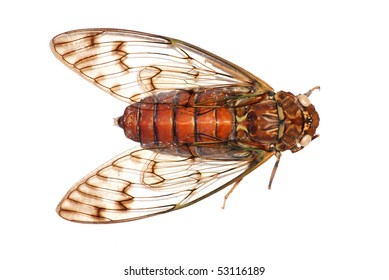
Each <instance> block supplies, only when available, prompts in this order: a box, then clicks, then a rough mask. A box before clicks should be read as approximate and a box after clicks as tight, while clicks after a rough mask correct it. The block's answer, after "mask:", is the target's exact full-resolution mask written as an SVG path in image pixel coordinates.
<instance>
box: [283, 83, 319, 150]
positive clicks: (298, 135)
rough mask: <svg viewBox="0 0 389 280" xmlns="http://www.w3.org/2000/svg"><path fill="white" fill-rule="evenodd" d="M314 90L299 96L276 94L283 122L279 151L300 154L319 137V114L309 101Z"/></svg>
mask: <svg viewBox="0 0 389 280" xmlns="http://www.w3.org/2000/svg"><path fill="white" fill-rule="evenodd" d="M314 89H316V88H314ZM312 90H313V89H312ZM312 90H310V91H309V92H307V93H306V94H299V95H293V94H292V93H290V92H284V91H280V92H277V93H276V101H277V105H278V115H279V118H280V122H281V124H280V129H279V137H278V139H279V140H278V145H277V146H278V150H280V151H285V150H291V151H292V152H293V153H295V152H298V151H300V150H301V149H302V148H304V147H305V146H307V145H308V144H309V143H310V142H311V141H312V140H313V139H315V138H317V137H318V136H319V135H318V134H316V129H317V128H318V126H319V121H320V118H319V114H318V113H317V112H316V109H315V107H314V106H313V105H312V104H311V102H310V100H309V95H310V94H311V92H312Z"/></svg>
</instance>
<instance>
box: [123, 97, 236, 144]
mask: <svg viewBox="0 0 389 280" xmlns="http://www.w3.org/2000/svg"><path fill="white" fill-rule="evenodd" d="M224 97H225V96H224V95H223V94H220V93H218V94H215V92H212V91H210V92H200V93H194V92H189V91H172V92H165V93H160V94H158V95H157V96H151V97H147V98H145V99H143V100H141V101H140V102H137V103H134V104H131V105H130V106H128V107H127V108H126V110H125V112H124V115H123V116H122V117H120V118H119V126H121V127H123V129H124V132H125V135H126V136H127V137H128V138H130V139H132V140H134V141H137V142H140V143H141V144H142V146H145V147H161V146H163V147H167V146H174V145H179V144H194V143H199V142H220V141H226V140H231V137H233V135H234V131H235V129H234V126H235V121H234V120H235V115H234V110H233V109H230V108H226V107H219V106H217V102H218V100H221V99H223V98H224Z"/></svg>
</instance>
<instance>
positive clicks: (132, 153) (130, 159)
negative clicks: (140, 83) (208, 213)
mask: <svg viewBox="0 0 389 280" xmlns="http://www.w3.org/2000/svg"><path fill="white" fill-rule="evenodd" d="M271 156H272V153H266V152H262V151H256V152H245V151H243V152H241V153H240V157H239V158H235V159H233V158H231V159H227V160H226V157H225V156H224V157H223V159H222V160H219V159H218V158H213V159H207V158H199V157H182V156H174V155H172V154H171V153H165V152H164V150H161V149H159V150H145V149H142V148H135V149H131V150H128V151H126V152H124V153H122V154H121V155H119V156H117V157H115V158H114V159H112V160H111V161H109V162H107V163H105V164H103V165H102V166H100V167H99V168H98V169H96V170H95V171H94V172H92V173H90V174H89V175H88V176H87V177H85V178H83V179H82V180H81V181H79V182H78V183H77V184H75V185H74V186H73V187H72V188H71V189H70V190H69V192H68V193H67V194H66V196H65V197H64V198H63V199H62V201H61V202H60V204H59V205H58V207H57V212H58V214H59V215H60V216H62V217H63V218H65V219H67V220H71V221H75V222H84V223H114V222H124V221H132V220H137V219H142V218H146V217H150V216H154V215H157V214H162V213H166V212H170V211H173V210H177V209H180V208H183V207H186V206H188V205H191V204H193V203H195V202H197V201H199V200H201V199H203V198H205V197H207V196H209V195H211V194H213V193H215V192H217V191H219V190H221V189H223V188H224V187H226V186H228V185H230V184H232V183H234V182H236V181H238V180H240V179H241V178H243V177H244V176H245V175H247V174H248V173H250V172H251V171H252V170H254V169H255V168H256V167H258V166H259V165H260V164H262V163H263V162H265V161H266V160H268V159H269V158H270V157H271Z"/></svg>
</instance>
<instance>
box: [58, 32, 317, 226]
mask: <svg viewBox="0 0 389 280" xmlns="http://www.w3.org/2000/svg"><path fill="white" fill-rule="evenodd" d="M51 49H52V51H53V53H54V54H55V56H56V57H57V58H58V59H59V60H60V61H61V62H63V63H64V64H65V65H66V66H68V67H69V68H70V69H72V70H74V71H75V72H77V73H78V74H79V75H81V76H82V77H83V78H85V79H86V80H88V81H90V82H92V83H93V84H94V85H96V86H98V87H99V88H101V89H103V90H104V91H106V92H108V93H109V94H111V95H112V96H114V97H116V98H118V99H120V100H122V101H125V102H126V103H128V106H127V108H126V109H125V111H124V114H123V115H122V116H121V117H119V118H117V119H116V121H115V122H116V124H117V125H118V126H119V127H121V128H122V129H123V130H124V134H125V135H126V136H127V137H128V138H129V139H131V140H133V141H136V142H139V143H140V146H139V147H137V148H133V149H130V150H128V151H126V152H124V153H122V154H120V155H118V156H116V157H114V158H113V159H111V160H110V161H108V162H106V163H105V164H103V165H102V166H100V167H98V168H97V169H96V170H94V171H93V172H91V173H90V174H88V175H87V176H86V177H84V178H83V179H81V180H80V181H79V182H77V183H76V184H75V185H74V186H73V187H72V188H71V189H70V190H69V191H68V193H67V194H66V195H65V197H64V198H63V199H62V201H61V202H60V203H59V205H58V207H57V212H58V214H59V215H60V216H61V217H63V218H65V219H67V220H70V221H75V222H83V223H113V222H124V221H133V220H137V219H142V218H147V217H151V216H154V215H157V214H162V213H167V212H171V211H173V210H177V209H181V208H184V207H186V206H189V205H192V204H194V203H196V202H198V201H200V200H202V199H204V198H206V197H208V196H210V195H212V194H214V193H216V192H218V191H220V190H222V189H224V188H225V187H227V186H230V185H232V188H231V190H230V191H229V192H228V194H227V195H226V197H225V198H226V199H227V197H228V195H229V194H230V193H231V192H232V190H233V189H234V188H235V186H236V185H237V184H238V183H239V182H240V181H241V180H242V179H243V178H244V177H245V176H246V175H247V174H249V173H250V172H252V171H253V170H254V169H256V168H257V167H259V166H260V165H262V164H263V163H264V162H266V161H267V160H268V159H270V158H271V157H272V156H275V157H276V163H275V165H274V168H273V172H272V174H271V177H270V182H269V188H270V186H271V183H272V180H273V178H274V175H275V172H276V170H277V166H278V164H279V161H280V158H281V153H282V152H283V151H286V150H290V151H292V152H293V153H294V152H297V151H300V150H301V149H303V148H304V147H305V146H307V145H308V144H309V143H310V142H311V140H313V139H315V138H316V137H317V134H316V129H317V127H318V125H319V115H318V113H317V112H316V110H315V107H314V106H313V105H312V104H311V103H310V101H309V98H308V97H309V95H310V94H311V92H312V91H313V90H314V89H316V88H318V87H315V88H313V89H311V90H309V91H308V92H307V93H305V94H299V95H293V94H292V93H290V92H285V91H278V92H275V91H274V90H273V89H272V87H270V86H269V85H268V84H267V83H266V82H264V81H262V80H261V79H260V78H258V77H256V76H254V75H253V74H251V73H249V72H248V71H246V70H244V69H242V68H241V67H239V66H237V65H235V64H233V63H231V62H229V61H227V60H225V59H223V58H221V57H219V56H217V55H214V54H212V53H210V52H208V51H205V50H203V49H201V48H198V47H196V46H194V45H191V44H189V43H186V42H183V41H180V40H176V39H172V38H169V37H164V36H158V35H152V34H147V33H141V32H136V31H129V30H117V29H84V30H75V31H70V32H66V33H63V34H60V35H58V36H56V37H54V38H53V39H52V41H51Z"/></svg>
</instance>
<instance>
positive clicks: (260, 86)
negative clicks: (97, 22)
mask: <svg viewBox="0 0 389 280" xmlns="http://www.w3.org/2000/svg"><path fill="white" fill-rule="evenodd" d="M51 49H52V51H53V53H54V54H55V55H56V56H57V58H58V59H59V60H61V61H62V62H63V63H64V64H66V65H67V66H68V67H70V68H71V69H72V70H74V71H76V72H77V73H78V74H80V75H81V76H82V77H84V78H85V79H87V80H89V81H90V82H92V83H94V84H95V85H96V86H98V87H100V88H102V89H103V90H105V91H107V92H108V93H110V94H111V95H113V96H115V97H117V98H119V99H121V100H124V101H126V102H129V103H130V102H137V101H140V100H141V99H143V98H144V97H146V96H150V95H154V94H156V93H158V92H161V91H170V90H175V89H194V88H207V87H228V88H235V89H236V91H237V92H245V93H255V94H261V93H263V92H265V91H269V90H272V88H271V87H270V86H269V85H268V84H266V83H265V82H264V81H262V80H261V79H259V78H258V77H256V76H254V75H253V74H251V73H249V72H247V71H246V70H244V69H242V68H241V67H239V66H237V65H235V64H233V63H231V62H228V61H226V60H224V59H222V58H220V57H218V56H216V55H214V54H212V53H210V52H207V51H205V50H202V49H200V48H198V47H196V46H193V45H191V44H188V43H185V42H183V41H180V40H176V39H172V38H168V37H163V36H158V35H152V34H146V33H141V32H136V31H129V30H116V29H83V30H74V31H69V32H66V33H63V34H60V35H58V36H56V37H54V38H53V40H52V41H51Z"/></svg>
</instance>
